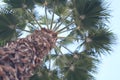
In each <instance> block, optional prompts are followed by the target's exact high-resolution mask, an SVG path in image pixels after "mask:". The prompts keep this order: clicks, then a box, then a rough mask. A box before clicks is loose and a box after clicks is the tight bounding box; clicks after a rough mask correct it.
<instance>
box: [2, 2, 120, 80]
mask: <svg viewBox="0 0 120 80" xmlns="http://www.w3.org/2000/svg"><path fill="white" fill-rule="evenodd" d="M0 1H1V0H0ZM106 1H107V2H108V3H110V10H111V15H112V17H111V18H110V23H109V27H110V29H111V30H112V31H113V33H114V34H115V36H116V44H114V45H113V51H112V52H111V54H110V55H105V56H102V57H101V58H100V59H101V63H100V64H99V65H98V73H97V74H96V75H95V77H96V80H120V30H119V29H120V0H106Z"/></svg>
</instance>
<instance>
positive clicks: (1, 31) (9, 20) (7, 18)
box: [0, 13, 18, 40]
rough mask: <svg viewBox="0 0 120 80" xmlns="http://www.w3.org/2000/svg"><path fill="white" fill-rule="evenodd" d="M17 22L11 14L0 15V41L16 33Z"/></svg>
mask: <svg viewBox="0 0 120 80" xmlns="http://www.w3.org/2000/svg"><path fill="white" fill-rule="evenodd" d="M17 22H18V20H17V19H16V18H15V16H14V15H13V14H12V13H6V14H3V13H1V14H0V39H2V40H3V39H9V38H11V37H12V36H14V34H15V33H16V30H15V28H16V25H17Z"/></svg>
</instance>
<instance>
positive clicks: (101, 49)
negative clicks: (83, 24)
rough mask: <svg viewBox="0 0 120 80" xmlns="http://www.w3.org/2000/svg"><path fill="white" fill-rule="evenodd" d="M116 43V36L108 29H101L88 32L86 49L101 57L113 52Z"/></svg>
mask: <svg viewBox="0 0 120 80" xmlns="http://www.w3.org/2000/svg"><path fill="white" fill-rule="evenodd" d="M114 43H115V37H114V34H113V33H112V32H111V31H110V30H109V29H107V28H102V27H101V28H99V29H97V30H94V29H93V30H91V31H89V32H88V36H87V37H86V38H85V43H84V46H85V49H86V50H88V51H90V52H95V53H98V54H99V55H101V53H102V54H105V53H106V52H109V51H111V45H112V44H114Z"/></svg>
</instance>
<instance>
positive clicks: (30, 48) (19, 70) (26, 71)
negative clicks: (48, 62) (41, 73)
mask: <svg viewBox="0 0 120 80" xmlns="http://www.w3.org/2000/svg"><path fill="white" fill-rule="evenodd" d="M56 40H57V33H55V32H53V31H51V30H48V29H45V28H42V29H41V30H36V31H34V32H33V33H32V34H31V35H28V36H27V37H26V38H21V39H18V40H17V41H13V42H10V43H7V45H5V46H4V47H1V48H0V80H26V79H29V77H31V76H32V75H33V71H34V69H35V68H36V67H38V66H40V64H41V63H42V61H43V58H44V56H45V55H47V54H48V53H49V51H50V50H51V49H52V48H53V47H54V46H55V43H56Z"/></svg>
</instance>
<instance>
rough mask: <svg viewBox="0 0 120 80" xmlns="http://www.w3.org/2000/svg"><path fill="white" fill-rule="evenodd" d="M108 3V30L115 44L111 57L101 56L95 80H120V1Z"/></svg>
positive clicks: (110, 0) (112, 0)
mask: <svg viewBox="0 0 120 80" xmlns="http://www.w3.org/2000/svg"><path fill="white" fill-rule="evenodd" d="M106 1H108V2H109V3H110V9H111V10H112V11H111V15H112V17H111V19H110V24H109V26H110V28H111V30H112V31H113V32H114V33H115V34H116V37H117V40H116V44H115V45H113V51H112V52H111V55H107V56H102V58H101V60H102V63H101V64H100V65H99V68H98V74H97V75H96V78H97V79H96V80H120V0H106Z"/></svg>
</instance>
